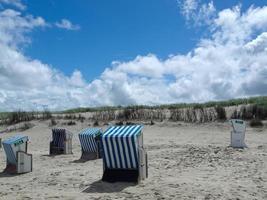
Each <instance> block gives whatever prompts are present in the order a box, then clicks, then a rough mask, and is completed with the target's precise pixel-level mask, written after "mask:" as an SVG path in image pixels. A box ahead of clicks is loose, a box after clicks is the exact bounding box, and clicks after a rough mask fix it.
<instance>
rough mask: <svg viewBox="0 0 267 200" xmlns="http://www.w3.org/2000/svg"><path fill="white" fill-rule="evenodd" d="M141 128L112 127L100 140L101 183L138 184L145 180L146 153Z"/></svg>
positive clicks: (135, 126) (136, 126) (146, 174)
mask: <svg viewBox="0 0 267 200" xmlns="http://www.w3.org/2000/svg"><path fill="white" fill-rule="evenodd" d="M142 129H143V126H141V125H133V126H113V127H110V128H108V129H107V130H106V131H105V132H104V134H103V136H102V138H101V141H102V147H103V170H104V173H103V177H102V180H103V181H108V182H116V181H125V182H140V181H141V180H143V179H145V178H147V176H148V167H147V153H146V150H145V149H144V146H143V133H142Z"/></svg>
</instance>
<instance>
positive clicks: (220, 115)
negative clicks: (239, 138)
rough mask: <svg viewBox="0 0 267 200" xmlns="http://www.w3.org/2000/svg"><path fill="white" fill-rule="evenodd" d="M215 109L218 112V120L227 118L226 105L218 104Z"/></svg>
mask: <svg viewBox="0 0 267 200" xmlns="http://www.w3.org/2000/svg"><path fill="white" fill-rule="evenodd" d="M215 110H216V112H217V119H218V120H226V112H225V109H224V107H222V106H216V107H215Z"/></svg>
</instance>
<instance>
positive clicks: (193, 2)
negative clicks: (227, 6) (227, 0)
mask: <svg viewBox="0 0 267 200" xmlns="http://www.w3.org/2000/svg"><path fill="white" fill-rule="evenodd" d="M177 2H178V5H179V7H180V11H181V14H182V15H183V16H184V17H185V19H186V21H187V23H188V25H193V26H200V25H207V24H210V23H211V22H212V20H213V19H214V17H215V13H216V8H215V6H214V4H213V1H210V2H209V3H207V4H206V3H204V4H201V0H177Z"/></svg>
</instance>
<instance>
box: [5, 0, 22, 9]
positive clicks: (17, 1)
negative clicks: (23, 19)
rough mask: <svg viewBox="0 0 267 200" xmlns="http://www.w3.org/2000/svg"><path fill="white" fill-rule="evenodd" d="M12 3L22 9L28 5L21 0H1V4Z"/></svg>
mask: <svg viewBox="0 0 267 200" xmlns="http://www.w3.org/2000/svg"><path fill="white" fill-rule="evenodd" d="M2 4H5V5H12V6H15V7H17V8H19V9H21V10H24V9H25V8H26V6H25V5H24V4H23V3H22V2H21V0H0V5H2Z"/></svg>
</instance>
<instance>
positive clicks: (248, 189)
mask: <svg viewBox="0 0 267 200" xmlns="http://www.w3.org/2000/svg"><path fill="white" fill-rule="evenodd" d="M33 123H34V124H35V126H34V127H33V128H31V129H29V130H27V131H24V132H23V134H25V135H28V136H29V137H30V140H31V143H30V145H29V153H32V154H33V172H31V173H27V174H22V175H17V176H12V175H7V174H4V173H1V172H0V199H267V139H266V138H267V130H266V129H264V128H263V129H252V128H248V129H247V132H246V143H247V145H248V148H246V149H233V148H231V147H228V145H229V143H230V140H229V138H230V130H231V127H230V126H229V125H228V124H227V123H207V124H186V123H180V124H178V123H171V122H168V123H167V122H163V123H157V124H156V125H154V126H145V128H144V142H145V146H146V148H147V151H148V156H149V178H148V179H146V180H145V181H143V182H141V183H140V184H139V185H134V184H127V183H115V184H114V183H113V184H111V183H104V182H102V181H101V177H102V160H95V161H88V162H80V161H79V157H80V145H79V141H78V131H79V130H81V129H82V128H85V127H86V125H87V124H88V123H78V124H77V125H75V126H67V127H66V128H68V129H69V130H70V131H72V132H73V133H74V138H73V154H72V155H59V156H49V155H48V149H49V141H50V139H51V130H50V128H49V127H48V122H33ZM104 128H105V127H104ZM14 134H16V132H11V133H4V134H1V137H2V138H3V139H4V138H7V137H10V136H11V135H14ZM5 163H6V161H5V153H4V151H3V149H1V150H0V171H2V170H3V169H4V168H5Z"/></svg>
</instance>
